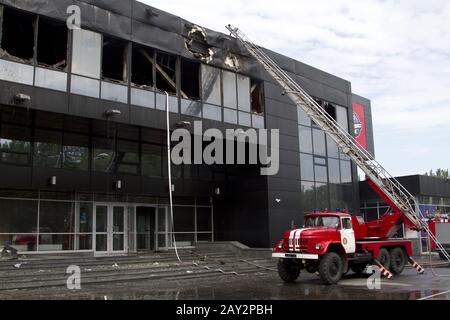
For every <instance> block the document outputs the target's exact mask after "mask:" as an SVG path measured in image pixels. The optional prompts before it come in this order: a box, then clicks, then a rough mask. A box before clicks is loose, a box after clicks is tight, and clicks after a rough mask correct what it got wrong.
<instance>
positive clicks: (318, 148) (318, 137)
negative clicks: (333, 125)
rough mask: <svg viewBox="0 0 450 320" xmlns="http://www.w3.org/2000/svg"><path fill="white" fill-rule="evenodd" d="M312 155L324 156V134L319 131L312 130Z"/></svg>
mask: <svg viewBox="0 0 450 320" xmlns="http://www.w3.org/2000/svg"><path fill="white" fill-rule="evenodd" d="M313 141H314V154H316V155H319V156H326V154H327V150H326V146H325V133H324V132H323V131H321V130H317V129H314V130H313Z"/></svg>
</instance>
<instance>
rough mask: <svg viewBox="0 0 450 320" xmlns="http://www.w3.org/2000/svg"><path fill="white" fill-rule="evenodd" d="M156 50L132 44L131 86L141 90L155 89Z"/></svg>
mask: <svg viewBox="0 0 450 320" xmlns="http://www.w3.org/2000/svg"><path fill="white" fill-rule="evenodd" d="M155 54H156V52H155V50H154V49H152V48H148V47H144V46H141V45H138V44H136V43H133V44H132V58H131V85H132V86H135V87H138V88H141V89H153V88H154V87H155V80H156V74H155V69H156V68H155V63H154V62H155Z"/></svg>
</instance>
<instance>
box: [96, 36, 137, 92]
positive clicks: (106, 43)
mask: <svg viewBox="0 0 450 320" xmlns="http://www.w3.org/2000/svg"><path fill="white" fill-rule="evenodd" d="M102 50H103V52H102V80H106V81H110V82H114V83H120V84H128V77H129V76H128V75H129V67H128V66H129V50H130V43H129V42H127V41H125V40H121V39H118V38H114V37H111V36H107V35H103V45H102Z"/></svg>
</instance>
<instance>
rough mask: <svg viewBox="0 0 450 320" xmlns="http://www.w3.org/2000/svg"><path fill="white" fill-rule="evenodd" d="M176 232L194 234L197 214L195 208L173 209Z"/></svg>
mask: <svg viewBox="0 0 450 320" xmlns="http://www.w3.org/2000/svg"><path fill="white" fill-rule="evenodd" d="M173 222H174V232H194V231H195V213H194V208H193V207H174V208H173Z"/></svg>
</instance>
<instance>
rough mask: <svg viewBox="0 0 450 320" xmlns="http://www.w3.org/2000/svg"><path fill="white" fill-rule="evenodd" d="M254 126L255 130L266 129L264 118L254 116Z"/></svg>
mask: <svg viewBox="0 0 450 320" xmlns="http://www.w3.org/2000/svg"><path fill="white" fill-rule="evenodd" d="M252 125H253V128H256V129H264V127H265V125H264V117H263V116H258V115H256V114H253V115H252Z"/></svg>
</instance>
